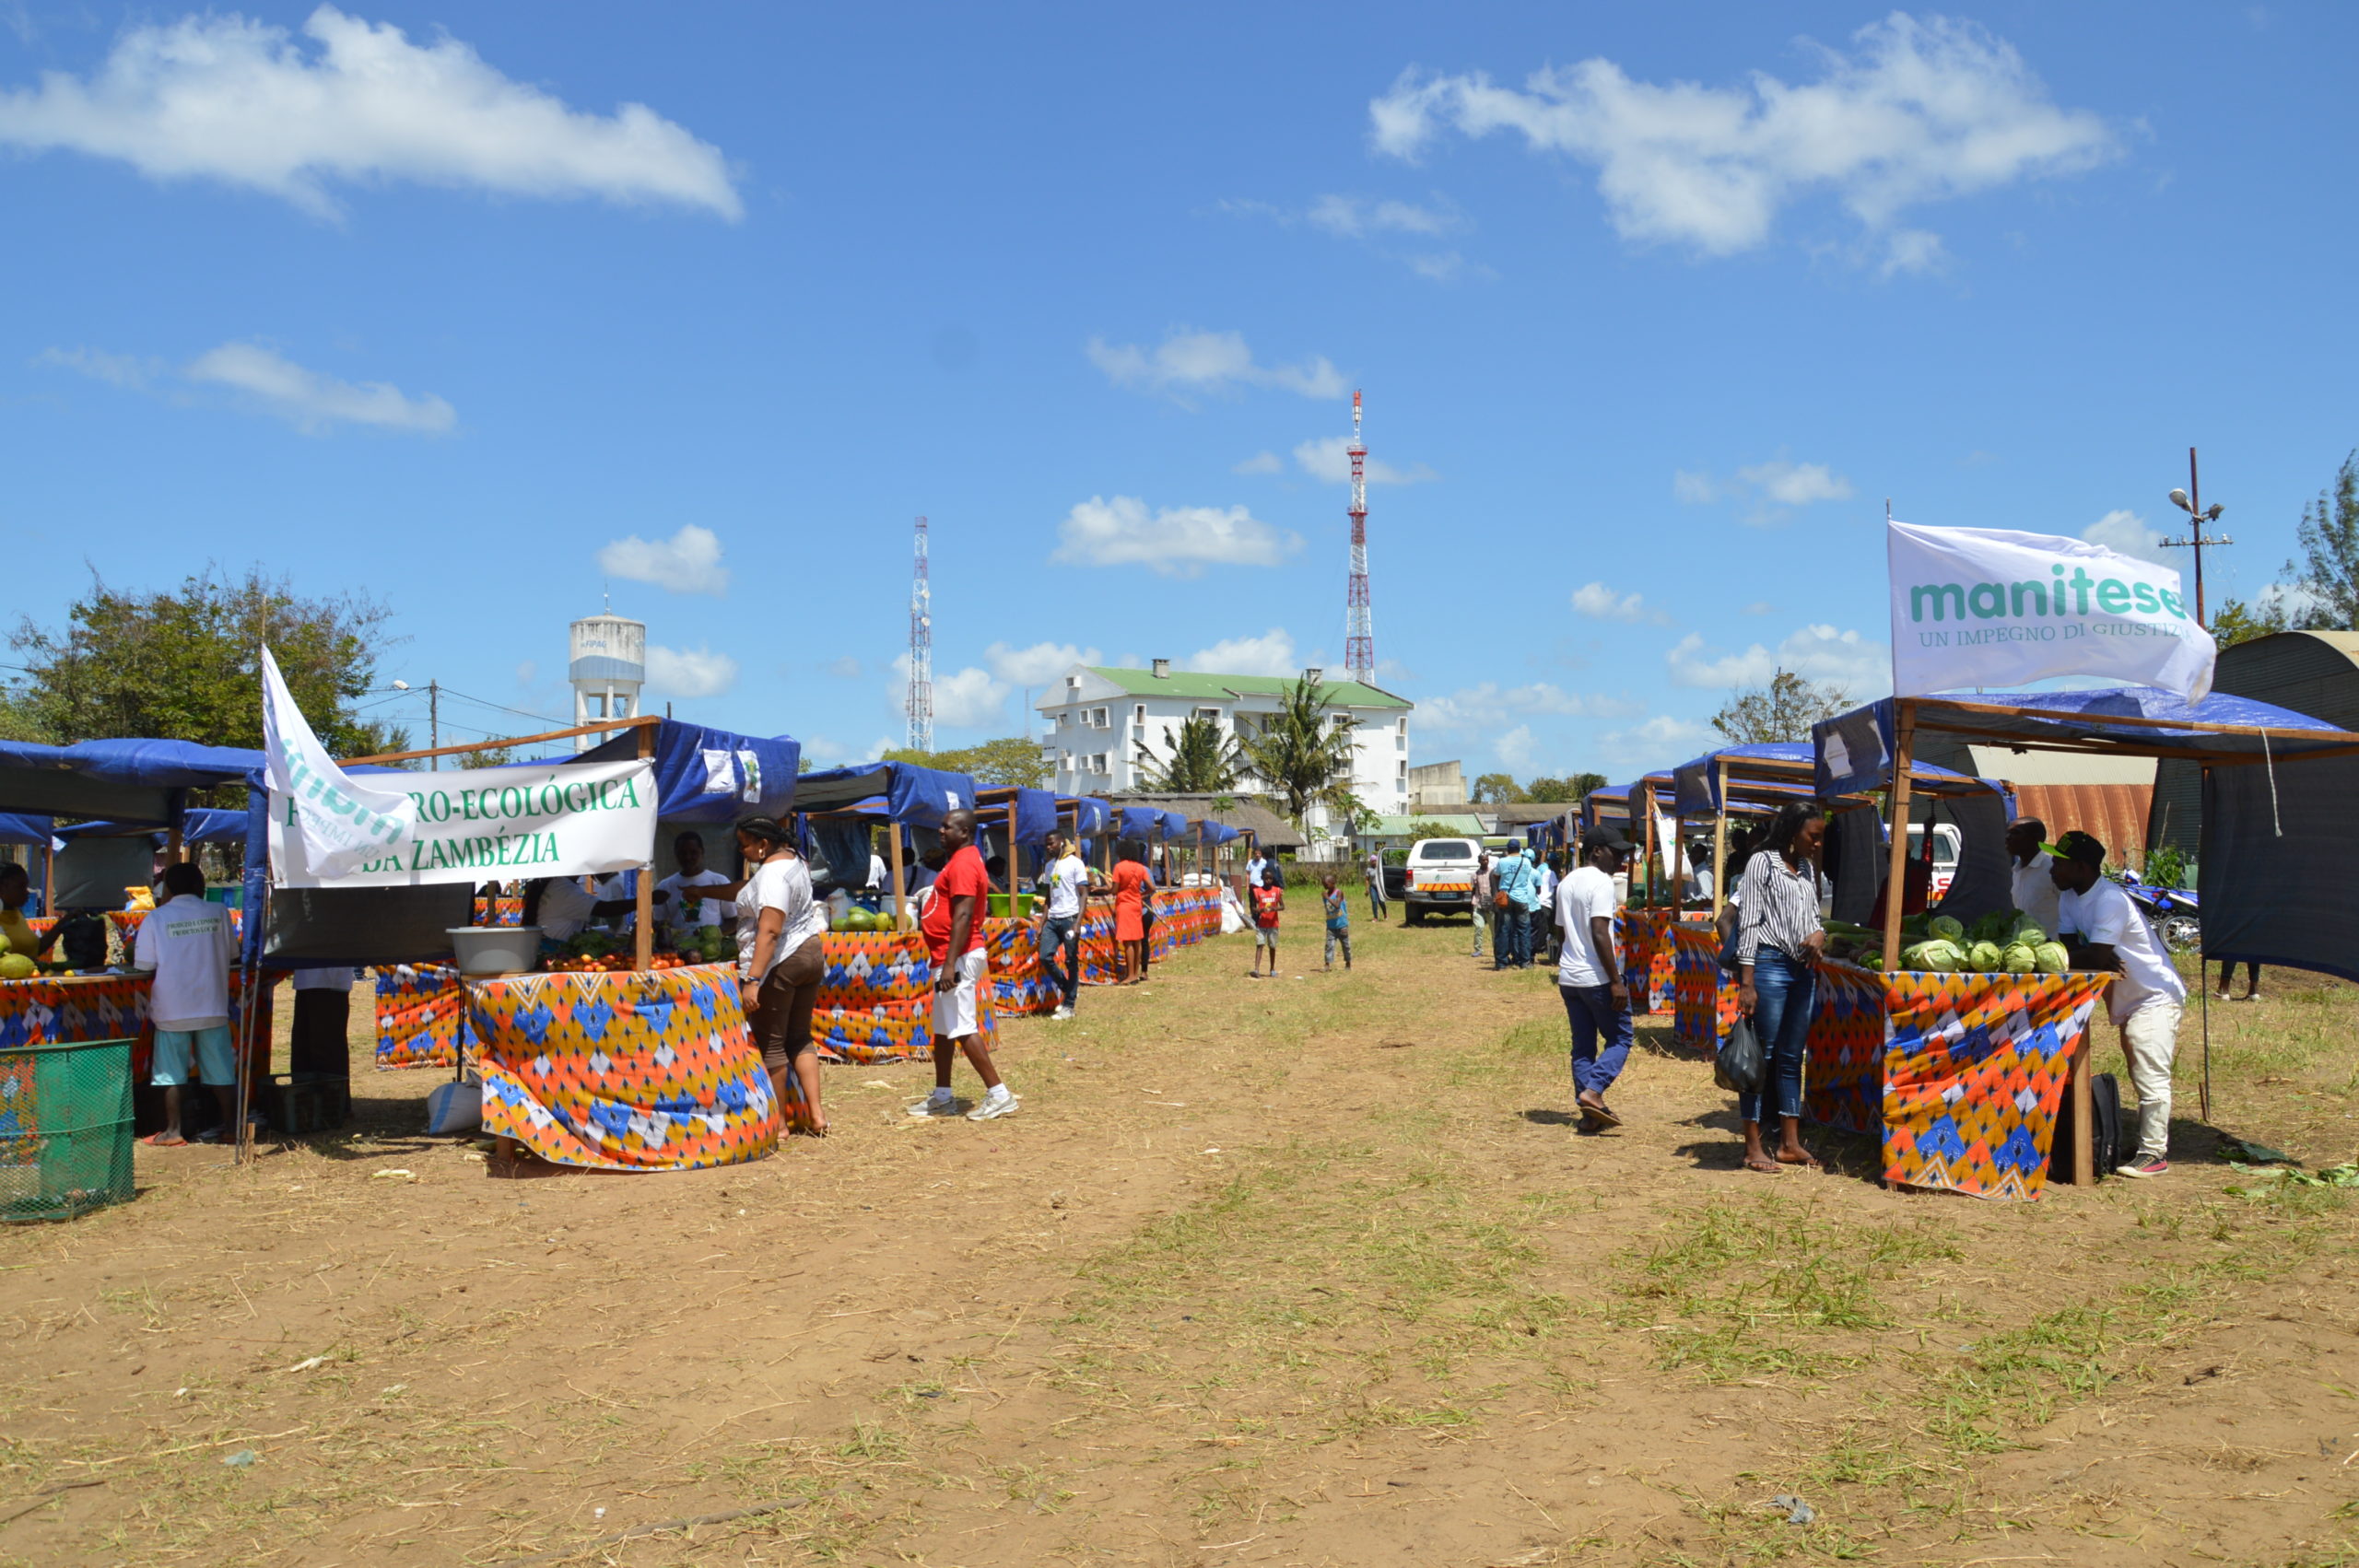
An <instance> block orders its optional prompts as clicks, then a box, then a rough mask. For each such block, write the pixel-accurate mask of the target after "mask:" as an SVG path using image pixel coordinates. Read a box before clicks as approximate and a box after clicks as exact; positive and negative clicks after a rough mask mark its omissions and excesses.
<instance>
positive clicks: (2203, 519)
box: [2163, 447, 2236, 626]
mask: <svg viewBox="0 0 2359 1568" xmlns="http://www.w3.org/2000/svg"><path fill="white" fill-rule="evenodd" d="M2171 505H2173V506H2175V507H2177V509H2179V510H2181V511H2183V512H2185V513H2187V537H2186V538H2184V539H2165V540H2164V541H2163V544H2164V545H2165V547H2166V548H2168V549H2173V550H2192V551H2194V552H2195V624H2196V625H2197V626H2201V625H2203V551H2204V547H2205V546H2206V545H2219V544H2235V543H2236V541H2235V540H2233V539H2231V538H2229V537H2227V536H2226V535H2225V534H2223V535H2221V536H2220V537H2219V538H2217V539H2212V538H2208V537H2206V536H2205V534H2204V532H2203V525H2204V524H2205V523H2207V522H2217V521H2220V514H2221V513H2222V512H2224V511H2225V510H2227V508H2225V507H2224V506H2222V505H2221V504H2220V503H2219V502H2217V501H2214V502H2212V509H2211V510H2210V511H2205V510H2204V509H2203V486H2201V484H2200V483H2199V482H2198V481H2197V477H2196V472H2195V449H2194V448H2193V447H2189V448H2188V449H2187V488H2186V489H2184V490H2173V491H2172V492H2171Z"/></svg>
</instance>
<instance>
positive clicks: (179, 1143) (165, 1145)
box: [140, 1132, 188, 1149]
mask: <svg viewBox="0 0 2359 1568" xmlns="http://www.w3.org/2000/svg"><path fill="white" fill-rule="evenodd" d="M140 1141H141V1142H142V1143H145V1144H146V1145H147V1147H149V1148H150V1149H185V1148H187V1147H188V1140H187V1139H185V1138H180V1137H172V1138H167V1137H165V1136H164V1135H163V1134H162V1133H160V1132H151V1133H149V1134H148V1135H147V1137H145V1138H143V1139H141V1140H140Z"/></svg>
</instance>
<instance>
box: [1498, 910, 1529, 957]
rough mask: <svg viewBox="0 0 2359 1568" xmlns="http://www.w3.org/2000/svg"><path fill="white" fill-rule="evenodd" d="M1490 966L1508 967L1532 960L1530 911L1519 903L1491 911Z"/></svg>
mask: <svg viewBox="0 0 2359 1568" xmlns="http://www.w3.org/2000/svg"><path fill="white" fill-rule="evenodd" d="M1491 930H1492V933H1493V934H1492V937H1491V966H1492V967H1493V968H1495V969H1505V968H1508V967H1510V966H1512V965H1517V964H1529V963H1531V962H1532V911H1531V910H1529V909H1527V908H1525V907H1523V906H1522V905H1520V904H1509V905H1508V907H1506V908H1504V909H1494V910H1492V911H1491Z"/></svg>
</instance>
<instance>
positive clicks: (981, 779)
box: [885, 735, 1053, 790]
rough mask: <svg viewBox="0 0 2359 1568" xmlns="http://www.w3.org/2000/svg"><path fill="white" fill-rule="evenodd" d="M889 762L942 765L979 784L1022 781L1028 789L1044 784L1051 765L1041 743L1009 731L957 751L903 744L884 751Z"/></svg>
mask: <svg viewBox="0 0 2359 1568" xmlns="http://www.w3.org/2000/svg"><path fill="white" fill-rule="evenodd" d="M885 760H886V762H913V763H916V764H917V765H919V766H921V767H939V768H943V769H945V770H946V771H948V772H951V773H964V774H966V775H967V776H968V777H969V778H973V779H974V781H975V782H976V783H978V784H993V785H1020V786H1022V787H1023V788H1025V789H1028V790H1039V789H1041V788H1044V787H1045V786H1046V785H1047V784H1048V782H1049V779H1050V775H1051V773H1052V771H1053V770H1052V769H1051V768H1050V766H1049V764H1048V763H1046V762H1044V761H1043V760H1041V757H1040V743H1039V742H1038V741H1036V740H1032V739H1031V738H1029V737H1028V736H1024V735H1008V736H1004V737H1003V738H1002V739H999V740H996V741H985V742H983V743H981V744H980V745H974V746H962V747H959V748H958V749H957V750H955V751H946V752H920V751H910V750H908V749H907V748H903V749H900V750H897V751H888V752H886V754H885Z"/></svg>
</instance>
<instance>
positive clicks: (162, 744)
mask: <svg viewBox="0 0 2359 1568" xmlns="http://www.w3.org/2000/svg"><path fill="white" fill-rule="evenodd" d="M262 762H263V757H262V753H260V752H258V751H245V750H242V749H239V748H234V747H229V746H204V745H199V744H197V743H195V742H194V741H143V740H131V741H79V742H76V743H74V744H73V745H70V746H45V745H41V744H39V743H35V742H31V741H0V809H6V810H11V811H18V812H27V813H44V814H47V813H55V814H63V815H68V816H86V817H107V818H111V819H113V820H116V821H121V822H135V823H151V824H154V825H158V826H161V825H167V824H170V822H171V821H173V819H174V818H175V817H177V816H178V815H179V813H180V810H181V804H182V792H183V791H185V790H202V789H207V788H210V787H212V786H214V785H217V784H238V783H243V782H245V781H246V780H247V779H248V778H249V777H251V776H252V775H254V774H256V773H257V772H258V771H259V769H260V768H261V767H262Z"/></svg>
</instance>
